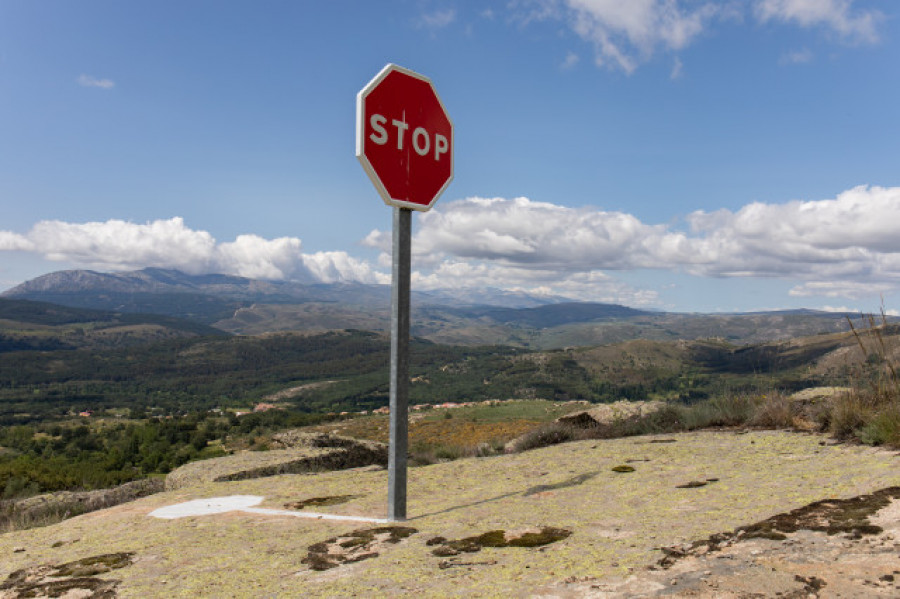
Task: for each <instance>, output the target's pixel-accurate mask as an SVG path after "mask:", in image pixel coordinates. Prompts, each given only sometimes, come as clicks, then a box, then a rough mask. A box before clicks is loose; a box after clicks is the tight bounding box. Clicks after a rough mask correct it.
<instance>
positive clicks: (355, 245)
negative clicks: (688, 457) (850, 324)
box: [0, 0, 900, 311]
mask: <svg viewBox="0 0 900 599" xmlns="http://www.w3.org/2000/svg"><path fill="white" fill-rule="evenodd" d="M898 16H900V4H898V3H896V2H889V1H887V0H883V1H877V0H735V1H721V2H707V1H704V0H627V1H626V0H621V1H615V0H546V1H544V0H534V1H528V0H521V1H512V2H509V1H506V0H504V1H499V2H489V1H483V2H459V1H453V0H446V1H443V0H441V1H438V0H436V1H431V0H409V1H398V2H370V1H342V0H334V1H328V2H314V1H272V0H266V1H260V2H249V1H248V2H232V1H226V0H216V1H194V0H179V1H177V2H176V1H165V0H152V1H138V0H135V1H129V2H121V1H100V0H85V1H82V2H71V1H49V0H0V289H5V288H8V287H11V286H13V285H15V284H17V283H19V282H22V281H24V280H27V279H30V278H33V277H35V276H38V275H41V274H44V273H47V272H51V271H54V270H61V269H67V268H90V269H94V270H101V271H113V270H130V269H136V268H142V267H145V266H160V267H168V268H180V269H182V270H185V271H188V272H195V273H201V272H227V273H230V274H239V275H244V276H251V277H261V278H272V279H282V278H287V279H295V280H303V281H363V282H386V281H388V280H389V274H390V273H389V268H390V267H389V260H388V258H387V257H386V255H385V251H386V250H387V249H389V246H388V244H387V240H388V239H389V235H390V226H391V210H390V208H388V207H387V206H385V205H384V204H383V203H382V201H381V200H380V199H379V197H378V196H377V194H376V192H375V190H374V188H373V187H372V185H371V183H370V182H369V180H368V178H367V177H366V175H365V173H364V172H363V170H362V168H361V167H360V165H359V163H358V162H357V160H356V158H355V156H354V143H355V140H354V135H355V121H354V119H355V101H356V93H357V92H358V91H359V90H360V89H361V88H362V87H363V86H364V85H365V84H366V83H367V82H368V81H369V80H370V79H371V78H372V77H373V76H374V75H375V74H376V73H377V72H378V71H379V70H380V69H381V68H382V67H383V66H384V65H385V64H387V63H389V62H394V63H397V64H399V65H402V66H404V67H407V68H410V69H413V70H415V71H418V72H421V73H423V74H425V75H427V76H429V77H430V78H431V79H432V80H433V82H434V85H435V87H436V88H437V90H438V92H439V94H440V96H441V99H442V101H443V103H444V105H445V106H446V107H447V110H448V111H449V113H450V115H451V117H452V119H453V122H454V127H455V129H454V137H455V139H454V144H455V152H454V154H455V156H454V158H455V179H454V181H453V183H452V184H451V185H450V187H449V188H448V190H447V191H446V192H445V194H444V195H443V196H442V197H441V199H440V200H439V201H438V203H437V204H436V206H435V208H434V209H433V210H432V211H431V212H429V213H426V214H416V215H414V219H413V220H414V227H415V229H414V230H415V235H414V240H413V252H414V263H413V268H414V271H415V272H414V283H413V284H414V287H416V288H418V289H429V288H454V287H466V286H470V287H487V286H491V287H500V288H507V289H521V290H526V291H530V292H533V293H546V294H557V295H565V296H568V297H573V298H578V299H582V300H592V301H605V302H617V303H623V304H626V305H630V306H635V307H646V308H655V309H666V310H679V311H716V310H725V311H731V310H754V309H774V308H791V307H810V308H851V309H861V310H867V311H870V310H874V309H877V307H878V306H879V303H880V301H881V297H884V301H885V307H886V308H887V309H888V310H893V309H894V308H895V305H894V304H895V303H896V300H897V299H898V297H900V294H898V293H897V292H898V289H900V168H898V167H900V144H898V139H900V118H898V115H900V111H898V108H897V106H898V104H897V98H898V97H900V45H898V40H900V21H898Z"/></svg>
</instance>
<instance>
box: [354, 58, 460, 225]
mask: <svg viewBox="0 0 900 599" xmlns="http://www.w3.org/2000/svg"><path fill="white" fill-rule="evenodd" d="M356 98H357V99H356V111H357V113H356V126H357V132H356V157H357V158H358V159H359V161H360V163H361V164H362V166H363V169H365V171H366V174H368V175H369V178H370V179H371V180H372V183H374V184H375V188H376V189H377V190H378V193H379V194H380V195H381V197H382V199H383V200H384V201H385V203H386V204H388V205H390V206H396V207H400V208H409V209H411V210H419V211H426V210H428V209H430V208H431V206H432V205H434V202H435V201H436V200H437V199H438V197H439V196H440V195H441V193H443V191H444V190H445V189H446V188H447V186H448V185H450V181H451V180H452V179H453V123H452V122H451V121H450V117H449V116H447V111H446V110H445V109H444V105H443V103H442V102H441V99H440V98H439V97H438V95H437V92H435V90H434V86H433V85H432V84H431V81H430V80H429V79H428V78H427V77H425V76H423V75H420V74H419V73H415V72H413V71H410V70H409V69H404V68H403V67H398V66H397V65H394V64H389V65H387V66H386V67H384V68H383V69H382V70H381V72H380V73H378V75H376V76H375V78H374V79H372V81H370V82H369V84H368V85H366V86H365V87H364V88H363V89H362V90H361V91H360V92H359V94H358V95H357V97H356Z"/></svg>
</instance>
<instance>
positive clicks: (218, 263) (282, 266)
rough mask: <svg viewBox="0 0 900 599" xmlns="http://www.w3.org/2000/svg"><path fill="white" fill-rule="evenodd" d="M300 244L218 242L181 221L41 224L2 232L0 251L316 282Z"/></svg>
mask: <svg viewBox="0 0 900 599" xmlns="http://www.w3.org/2000/svg"><path fill="white" fill-rule="evenodd" d="M300 246H301V243H300V240H299V239H296V238H288V237H282V238H279V239H272V240H267V239H263V238H261V237H258V236H256V235H240V236H238V237H237V239H235V240H234V241H232V242H225V243H218V242H216V240H215V239H214V238H213V237H212V235H210V234H209V233H208V232H206V231H196V230H193V229H190V228H189V227H187V226H185V224H184V220H183V219H181V218H178V217H175V218H171V219H168V220H155V221H152V222H149V223H146V224H136V223H132V222H127V221H123V220H116V219H113V220H108V221H105V222H88V223H66V222H62V221H41V222H39V223H37V224H36V225H34V227H32V229H31V231H29V232H28V233H27V234H25V235H19V234H16V233H12V232H9V231H0V250H25V251H30V252H34V253H37V254H40V255H42V256H43V257H44V258H46V259H48V260H53V261H61V262H70V263H72V264H75V265H78V266H82V267H88V268H97V269H102V270H133V269H139V268H144V267H148V266H154V267H160V268H175V269H179V270H182V271H184V272H188V273H192V274H201V273H225V274H234V275H240V276H247V277H257V278H264V279H285V278H291V279H296V280H304V279H305V280H311V276H310V274H309V271H308V270H307V269H306V268H305V266H304V262H303V258H304V257H303V254H302V252H301V251H300Z"/></svg>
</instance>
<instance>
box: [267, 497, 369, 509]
mask: <svg viewBox="0 0 900 599" xmlns="http://www.w3.org/2000/svg"><path fill="white" fill-rule="evenodd" d="M360 497H362V495H330V496H328V497H310V498H309V499H301V500H300V501H292V502H290V503H286V504H284V507H285V508H287V509H289V510H302V509H306V508H308V507H323V506H328V505H340V504H342V503H347V502H348V501H351V500H353V499H359V498H360Z"/></svg>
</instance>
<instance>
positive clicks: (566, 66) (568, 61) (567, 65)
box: [559, 52, 579, 71]
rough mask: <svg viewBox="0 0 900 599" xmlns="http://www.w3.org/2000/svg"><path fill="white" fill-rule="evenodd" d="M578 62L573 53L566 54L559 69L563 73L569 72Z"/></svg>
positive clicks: (576, 56)
mask: <svg viewBox="0 0 900 599" xmlns="http://www.w3.org/2000/svg"><path fill="white" fill-rule="evenodd" d="M578 60H579V58H578V55H577V54H575V53H574V52H569V53H568V54H566V57H565V58H564V59H563V61H562V63H561V64H560V65H559V68H561V69H562V70H564V71H569V70H571V69H574V68H575V65H577V64H578Z"/></svg>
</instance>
